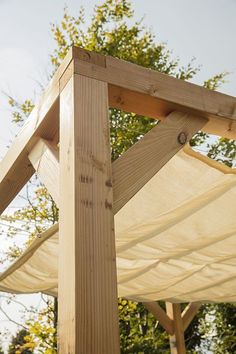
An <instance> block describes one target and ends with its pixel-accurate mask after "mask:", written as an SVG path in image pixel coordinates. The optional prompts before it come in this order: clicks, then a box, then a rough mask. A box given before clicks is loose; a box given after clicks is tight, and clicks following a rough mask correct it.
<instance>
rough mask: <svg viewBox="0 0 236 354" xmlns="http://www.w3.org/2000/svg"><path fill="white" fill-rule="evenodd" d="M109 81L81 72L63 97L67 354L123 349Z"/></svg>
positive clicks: (62, 299)
mask: <svg viewBox="0 0 236 354" xmlns="http://www.w3.org/2000/svg"><path fill="white" fill-rule="evenodd" d="M112 198H113V197H112V182H111V158H110V141H109V122H108V89H107V84H106V83H104V82H100V81H97V80H94V79H90V78H87V77H84V76H80V75H73V77H72V78H71V79H70V81H69V82H68V84H67V85H66V87H65V88H64V89H63V91H62V93H61V96H60V236H59V353H60V354H111V353H112V354H117V353H119V352H120V350H119V331H118V306H117V279H116V255H115V238H114V216H113V212H112V203H113V200H112Z"/></svg>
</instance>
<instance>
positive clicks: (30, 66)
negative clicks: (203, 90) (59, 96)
mask: <svg viewBox="0 0 236 354" xmlns="http://www.w3.org/2000/svg"><path fill="white" fill-rule="evenodd" d="M99 3H101V1H98V0H97V1H95V0H67V1H65V0H40V1H39V0H38V1H36V0H34V1H32V0H20V1H19V0H0V158H1V157H2V156H3V155H4V154H5V151H6V149H7V145H8V143H9V141H10V140H11V139H13V137H14V134H15V133H16V127H15V126H14V125H12V124H11V122H10V113H9V109H8V107H7V104H6V100H5V97H4V95H3V94H2V92H3V91H5V92H7V93H10V94H12V95H13V96H14V97H17V98H19V99H24V98H28V97H34V95H35V96H37V93H38V92H39V86H38V83H37V81H40V82H41V83H44V82H46V78H47V74H48V73H49V72H50V60H49V54H50V53H51V52H52V50H53V48H54V43H53V40H52V35H51V33H50V23H52V22H59V21H60V18H61V16H62V13H63V7H64V6H65V5H66V4H67V5H68V8H69V10H70V12H71V13H72V14H74V15H76V13H77V11H78V9H79V7H80V5H83V6H84V7H85V10H86V14H87V15H88V18H89V14H91V13H92V9H93V6H94V5H95V4H99ZM133 5H134V9H135V18H136V19H140V18H141V17H143V16H145V17H144V24H145V25H146V27H148V28H150V29H152V31H153V32H154V33H155V34H156V37H157V40H158V41H164V42H167V45H168V48H169V49H171V50H173V56H175V57H179V58H180V60H181V63H182V64H183V65H184V64H186V63H188V62H189V61H190V60H191V58H192V57H196V64H199V65H202V70H201V72H200V73H199V74H198V75H197V77H196V79H195V80H194V82H195V83H198V84H202V82H203V81H204V80H205V79H207V78H209V77H211V76H213V75H215V74H216V73H219V72H222V71H224V70H227V71H230V72H231V75H230V76H229V78H228V80H229V82H228V83H227V84H226V85H224V86H223V87H222V88H221V91H222V92H225V93H227V94H230V95H236V46H235V34H236V21H235V18H236V1H235V0H198V1H196V0H145V1H141V0H136V1H135V0H133ZM27 301H29V300H26V302H27ZM27 303H28V302H27ZM13 311H14V309H13ZM0 319H1V318H0ZM0 329H1V328H0Z"/></svg>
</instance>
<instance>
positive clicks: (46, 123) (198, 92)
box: [0, 47, 236, 214]
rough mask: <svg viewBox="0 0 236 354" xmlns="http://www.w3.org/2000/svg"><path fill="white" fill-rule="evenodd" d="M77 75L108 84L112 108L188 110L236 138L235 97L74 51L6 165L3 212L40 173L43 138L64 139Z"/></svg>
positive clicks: (157, 112) (159, 114)
mask: <svg viewBox="0 0 236 354" xmlns="http://www.w3.org/2000/svg"><path fill="white" fill-rule="evenodd" d="M73 73H78V74H81V75H83V76H88V77H91V78H95V79H98V80H100V81H105V82H107V83H108V84H109V85H108V87H109V105H110V106H112V107H115V108H120V109H123V110H126V111H133V112H136V113H138V114H144V115H147V116H150V117H153V118H155V119H164V117H166V116H167V115H168V114H169V113H171V112H172V111H176V110H178V111H182V112H187V113H189V114H195V115H196V116H203V117H206V118H208V119H209V122H208V123H207V124H206V125H205V127H204V130H205V131H207V132H210V133H214V134H218V135H221V136H225V137H228V138H236V98H235V97H231V96H227V95H224V94H221V93H219V92H213V91H210V90H207V89H204V88H203V87H200V86H197V85H194V84H191V83H188V82H184V81H182V80H178V79H175V78H173V77H170V76H167V75H165V74H162V73H159V72H156V71H153V70H150V69H147V68H143V67H140V66H138V65H135V64H132V63H128V62H125V61H122V60H119V59H116V58H112V57H105V56H101V55H99V54H97V53H92V52H88V51H86V50H83V49H80V48H75V47H73V48H72V49H71V50H70V51H69V53H68V55H67V57H66V58H65V60H64V61H63V63H62V65H61V66H60V67H59V69H58V71H57V72H56V74H55V75H54V78H53V79H52V81H51V83H50V84H49V86H48V89H47V90H46V92H45V94H44V96H43V98H42V100H41V103H40V104H39V105H38V106H37V107H36V108H35V109H34V110H33V112H32V113H31V115H30V117H29V119H28V121H27V122H26V124H25V125H24V127H23V128H22V130H21V131H20V133H19V134H18V136H17V137H16V139H15V140H14V142H13V144H12V146H11V147H10V149H9V151H8V153H7V154H6V156H5V157H4V158H3V160H2V162H1V163H0V196H1V198H0V214H1V213H2V212H3V211H4V210H5V209H6V207H7V206H8V205H9V203H10V202H11V201H12V200H13V199H14V197H15V196H16V195H17V194H18V193H19V191H20V190H21V189H22V188H23V186H24V185H25V183H26V182H27V181H28V180H29V178H30V177H31V176H32V174H33V173H34V169H33V167H32V165H31V163H30V161H29V159H28V154H29V152H30V151H31V149H32V147H33V146H34V144H35V142H36V141H37V140H38V138H39V137H41V138H44V139H50V140H52V139H55V140H56V139H57V138H58V129H59V127H58V116H59V99H58V97H59V93H60V91H61V90H62V89H63V88H64V87H65V85H66V83H67V82H68V80H69V79H70V77H71V75H72V74H73Z"/></svg>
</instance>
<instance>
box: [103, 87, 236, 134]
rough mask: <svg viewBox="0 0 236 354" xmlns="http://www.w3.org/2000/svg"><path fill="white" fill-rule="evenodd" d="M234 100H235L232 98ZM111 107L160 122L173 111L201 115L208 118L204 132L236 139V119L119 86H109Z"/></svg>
mask: <svg viewBox="0 0 236 354" xmlns="http://www.w3.org/2000/svg"><path fill="white" fill-rule="evenodd" d="M221 95H223V94H221ZM223 96H224V95H223ZM227 97H228V96H227ZM232 99H235V98H234V97H232ZM109 105H110V107H113V108H117V109H121V110H123V111H126V112H134V113H136V114H139V115H142V116H147V117H150V118H154V119H158V120H163V119H165V117H166V116H167V115H168V114H170V113H171V112H173V111H181V112H186V113H187V112H191V113H193V114H197V115H199V114H200V115H201V116H206V117H207V118H208V123H207V124H206V125H205V126H204V128H203V129H202V130H203V131H204V132H206V133H209V134H213V135H219V136H223V137H225V138H228V139H234V140H235V139H236V121H235V120H234V119H228V118H224V117H217V118H216V117H214V116H213V115H210V114H206V112H205V113H204V112H200V111H199V112H198V111H197V110H195V109H192V108H189V107H185V106H181V105H177V104H174V103H172V102H169V101H165V100H163V99H160V98H157V97H153V96H151V95H148V94H145V93H140V92H135V91H131V90H128V89H125V88H122V87H119V86H115V85H109ZM233 117H234V116H233Z"/></svg>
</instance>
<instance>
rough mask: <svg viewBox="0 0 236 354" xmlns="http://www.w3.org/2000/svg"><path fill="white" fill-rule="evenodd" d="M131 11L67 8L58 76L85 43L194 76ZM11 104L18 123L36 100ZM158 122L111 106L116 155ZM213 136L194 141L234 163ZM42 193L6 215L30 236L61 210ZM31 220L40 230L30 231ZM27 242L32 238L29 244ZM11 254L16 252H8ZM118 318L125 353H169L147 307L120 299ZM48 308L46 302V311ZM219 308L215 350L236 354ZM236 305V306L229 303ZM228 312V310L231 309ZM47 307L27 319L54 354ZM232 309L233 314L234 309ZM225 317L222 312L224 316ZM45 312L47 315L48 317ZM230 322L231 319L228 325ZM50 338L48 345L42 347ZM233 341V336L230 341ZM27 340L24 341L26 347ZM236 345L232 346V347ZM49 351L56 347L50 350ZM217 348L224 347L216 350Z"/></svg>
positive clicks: (200, 329) (35, 337)
mask: <svg viewBox="0 0 236 354" xmlns="http://www.w3.org/2000/svg"><path fill="white" fill-rule="evenodd" d="M133 15H134V13H133V9H132V5H131V2H130V1H128V0H122V1H114V0H105V1H103V3H102V4H101V5H99V6H96V7H95V9H94V12H93V15H92V17H91V20H90V21H89V22H86V21H85V19H86V17H85V11H84V9H83V8H81V9H80V11H79V13H78V15H77V16H72V15H71V14H70V13H69V11H68V9H67V8H65V10H64V15H63V18H62V20H61V21H60V22H59V23H57V24H53V25H52V28H51V30H52V34H53V37H54V40H55V50H54V52H53V53H52V55H51V62H52V65H53V70H52V74H53V72H54V71H55V69H56V68H57V67H58V66H59V65H60V63H61V62H62V60H63V59H64V57H65V55H66V54H67V52H68V50H69V48H70V46H71V45H76V46H80V47H82V48H85V49H88V50H91V51H95V52H98V53H102V54H105V55H111V56H114V57H117V58H120V59H124V60H128V61H130V62H133V63H136V64H139V65H142V66H144V67H147V68H151V69H153V70H158V71H160V72H162V73H165V74H168V75H171V76H174V77H176V78H179V79H182V80H190V79H192V78H193V77H194V76H195V75H196V73H197V72H198V70H199V67H198V66H196V65H195V62H194V60H191V61H190V62H189V63H188V64H187V65H186V66H185V67H183V66H181V65H180V61H179V59H178V58H173V55H172V52H171V51H170V50H169V49H168V48H167V45H166V44H165V43H163V42H161V41H159V40H158V39H157V38H156V37H155V35H154V34H153V33H152V32H151V31H150V30H148V29H147V28H146V26H145V24H144V23H143V20H142V19H141V20H140V21H136V22H135V21H134V19H133ZM226 75H227V73H221V74H218V75H216V76H214V77H213V78H211V79H209V80H206V81H205V82H204V85H205V87H207V88H209V89H217V88H218V87H219V85H220V84H221V83H222V82H224V80H225V76H226ZM8 98H9V104H10V106H11V107H12V119H13V121H14V122H16V123H18V124H22V122H23V121H24V120H25V118H26V117H27V116H28V115H29V113H30V112H31V110H32V108H33V106H34V103H33V102H31V100H29V99H26V100H25V101H23V102H22V103H19V102H17V101H16V100H14V98H12V97H10V96H8ZM155 124H157V121H154V120H152V119H150V118H149V117H143V116H139V115H137V114H135V113H130V112H123V111H120V110H118V109H111V110H110V134H111V146H112V159H113V160H115V159H116V158H117V157H119V156H120V155H121V154H122V153H123V152H124V151H126V150H127V149H128V148H129V147H130V146H132V145H133V144H134V143H135V142H136V141H137V140H138V139H140V138H141V137H142V136H143V135H144V134H145V133H146V132H148V131H149V130H150V129H151V128H152V127H153V126H154V125H155ZM207 139H208V136H207V135H206V134H204V133H199V134H198V135H196V136H195V137H194V139H193V140H192V142H191V144H192V145H200V144H205V145H204V146H205V147H207V149H208V154H209V156H210V157H211V158H215V159H219V160H221V161H222V162H224V163H226V164H228V165H233V161H234V159H235V153H236V146H235V142H234V141H229V140H227V139H217V140H216V142H215V144H213V145H212V146H210V145H209V146H208V145H207V143H206V142H207ZM35 193H36V194H34V196H33V197H32V193H29V194H28V195H27V203H26V205H25V207H24V208H23V209H21V210H18V211H17V212H15V213H14V214H12V215H11V216H5V218H6V219H5V220H7V221H8V222H10V221H12V222H13V230H11V232H13V234H14V222H15V221H16V220H18V221H20V222H22V227H25V229H27V228H28V229H27V230H28V231H29V233H30V240H32V239H33V238H34V236H35V232H38V231H42V230H43V229H44V228H45V227H47V226H48V225H49V224H53V223H55V222H56V221H57V220H58V210H57V207H56V205H55V204H54V202H53V200H52V199H51V197H50V196H49V195H48V194H47V191H46V190H45V188H44V187H42V186H39V187H38V188H36V191H35ZM29 223H30V225H31V224H33V225H34V226H35V227H34V228H32V227H31V226H30V228H29ZM27 242H29V241H27ZM13 251H14V249H13V250H11V252H12V254H11V256H12V257H14V256H16V255H17V256H18V255H19V253H20V252H21V250H19V249H18V251H17V252H16V253H15V254H14V252H13ZM8 256H10V254H8ZM118 306H119V317H120V333H121V351H122V353H148V354H151V353H157V352H158V353H163V354H167V353H169V344H168V338H167V334H166V333H165V332H164V331H163V330H162V328H160V326H159V325H158V323H157V321H156V319H154V318H153V316H152V315H151V314H150V313H148V312H147V310H146V309H145V308H144V307H143V305H142V304H139V303H135V302H132V301H129V300H126V299H119V305H118ZM210 306H211V308H210V307H207V306H205V307H203V309H202V311H200V312H199V314H198V316H197V317H196V319H195V320H194V321H193V323H192V325H191V326H190V327H189V329H188V331H187V332H186V343H187V349H188V353H196V352H199V353H200V352H201V350H202V349H199V348H202V347H201V346H202V345H203V344H202V343H203V342H204V343H205V346H206V347H209V346H210V344H209V343H207V341H206V339H205V337H206V335H207V333H208V331H209V328H206V325H205V317H206V312H207V311H208V310H210V309H211V310H212V305H210ZM48 308H49V307H48V306H47V309H48ZM214 309H216V310H217V311H216V312H215V313H217V315H216V316H215V321H214V326H215V328H216V333H218V332H219V331H220V329H221V322H222V321H223V317H224V315H225V316H226V318H227V320H225V321H226V322H225V323H223V322H222V326H225V332H224V333H225V336H224V338H223V337H221V338H220V339H219V338H218V339H217V340H216V338H215V341H214V344H215V347H214V348H215V349H214V350H216V351H215V353H219V354H220V353H223V352H224V351H222V352H221V351H219V350H220V349H217V348H220V346H221V347H222V348H224V350H225V352H224V353H228V352H229V353H232V352H230V351H228V352H227V350H231V349H232V348H234V347H233V346H232V342H233V339H232V338H234V337H233V335H232V328H235V323H233V321H232V319H231V318H230V315H231V314H232V312H231V311H230V307H228V305H222V306H221V307H220V305H219V306H218V307H214ZM231 310H232V308H231ZM227 311H229V312H227ZM51 312H53V310H52V309H49V312H45V314H44V315H43V316H42V315H39V317H38V319H37V320H36V321H34V322H33V321H32V322H31V323H28V331H29V334H28V336H27V338H26V339H27V340H28V342H27V343H31V344H32V345H33V344H34V345H35V347H36V346H37V348H38V349H40V350H44V351H42V352H43V353H48V354H49V353H51V354H54V353H55V352H56V344H55V338H56V330H55V328H54V329H53V322H52V320H49V322H47V321H46V320H45V318H46V317H47V316H48V317H49V318H50V313H51ZM229 313H230V314H229ZM221 315H222V317H221ZM45 316H46V317H45ZM227 321H228V322H227ZM54 323H55V322H54ZM45 338H46V339H47V340H46V343H47V341H49V342H48V343H49V344H46V345H48V346H46V347H45V346H44V347H41V346H42V345H43V344H42V343H45ZM227 338H228V339H227ZM27 343H26V344H27ZM228 348H231V349H228ZM46 350H52V351H51V352H49V351H46ZM217 350H218V351H217Z"/></svg>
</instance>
